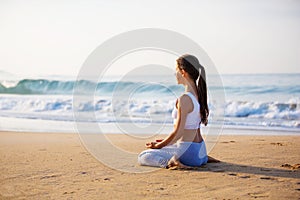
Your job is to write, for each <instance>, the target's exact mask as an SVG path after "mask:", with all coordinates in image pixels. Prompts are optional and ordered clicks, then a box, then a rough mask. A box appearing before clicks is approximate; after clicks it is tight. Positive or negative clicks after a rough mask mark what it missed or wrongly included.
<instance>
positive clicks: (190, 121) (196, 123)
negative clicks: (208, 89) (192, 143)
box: [172, 92, 201, 129]
mask: <svg viewBox="0 0 300 200" xmlns="http://www.w3.org/2000/svg"><path fill="white" fill-rule="evenodd" d="M185 94H186V95H188V96H189V97H190V98H191V100H192V102H193V105H194V109H193V111H192V112H190V113H188V114H187V117H186V122H185V126H184V128H185V129H198V128H200V123H201V116H200V104H199V102H198V100H197V99H196V97H195V96H194V95H193V94H192V93H190V92H187V93H185ZM177 112H178V109H177V108H176V104H175V107H174V109H173V111H172V117H173V121H174V124H175V123H176V118H177Z"/></svg>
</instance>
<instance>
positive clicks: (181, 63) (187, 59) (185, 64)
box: [176, 54, 209, 126]
mask: <svg viewBox="0 0 300 200" xmlns="http://www.w3.org/2000/svg"><path fill="white" fill-rule="evenodd" d="M176 62H177V65H178V67H179V69H183V70H184V71H186V72H187V73H188V74H189V76H190V77H191V78H192V79H193V80H194V82H195V85H196V87H197V93H198V101H199V104H200V116H201V122H202V123H203V124H204V125H205V126H206V125H207V122H208V115H209V109H208V105H207V86H206V73H205V69H204V67H203V66H202V65H201V64H200V63H199V60H198V59H197V58H196V57H195V56H193V55H189V54H185V55H182V56H180V57H179V58H178V59H177V60H176ZM199 71H200V73H199ZM199 74H200V77H199ZM198 78H199V80H198V84H196V81H197V79H198Z"/></svg>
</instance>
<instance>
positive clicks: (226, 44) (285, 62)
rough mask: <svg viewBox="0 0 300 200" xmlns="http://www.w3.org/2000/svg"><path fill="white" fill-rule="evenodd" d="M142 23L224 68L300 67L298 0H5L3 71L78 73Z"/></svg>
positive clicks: (1, 5) (0, 5) (0, 39)
mask: <svg viewBox="0 0 300 200" xmlns="http://www.w3.org/2000/svg"><path fill="white" fill-rule="evenodd" d="M138 28H163V29H169V30H173V31H176V32H178V33H181V34H184V35H186V36H187V37H189V38H191V39H192V40H194V41H196V42H197V43H198V44H199V45H200V46H201V47H202V48H203V49H204V50H205V51H206V52H207V53H208V55H209V57H210V58H211V59H212V60H213V62H214V63H215V65H216V67H217V70H218V71H219V72H220V73H282V72H285V73H295V72H297V73H300V37H299V36H300V1H299V0H269V1H268V0H266V1H263V0H248V1H243V0H235V1H233V0H229V1H222V0H208V1H199V0H194V1H191V0H190V1H189V0H185V1H176V0H170V1H161V0H151V1H140V0H136V1H131V0H107V1H104V0H103V1H100V0H98V1H83V0H82V1H76V0H72V1H71V0H70V1H59V0H57V1H56V0H51V1H50V0H49V1H43V0H36V1H33V0H26V1H21V0H19V1H14V0H0V56H1V58H0V70H4V71H8V72H11V73H15V74H19V75H46V74H61V75H76V74H77V73H78V71H79V69H80V67H81V65H82V64H83V62H84V61H85V59H86V58H87V57H88V55H89V54H90V53H91V52H92V51H93V50H94V49H95V48H96V47H97V46H99V45H100V44H101V43H102V42H104V41H106V40H107V39H109V38H111V37H112V36H115V35H118V34H120V33H122V32H125V31H130V30H134V29H138ZM120 45H122V44H120ZM145 64H149V63H145Z"/></svg>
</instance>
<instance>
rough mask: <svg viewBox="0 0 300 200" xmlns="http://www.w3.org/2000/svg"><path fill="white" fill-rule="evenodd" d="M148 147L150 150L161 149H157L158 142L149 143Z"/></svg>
mask: <svg viewBox="0 0 300 200" xmlns="http://www.w3.org/2000/svg"><path fill="white" fill-rule="evenodd" d="M146 147H147V148H149V149H159V148H158V147H157V142H148V143H146Z"/></svg>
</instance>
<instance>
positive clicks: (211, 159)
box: [207, 156, 221, 163]
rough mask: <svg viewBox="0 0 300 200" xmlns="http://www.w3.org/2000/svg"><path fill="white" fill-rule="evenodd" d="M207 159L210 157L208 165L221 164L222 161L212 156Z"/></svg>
mask: <svg viewBox="0 0 300 200" xmlns="http://www.w3.org/2000/svg"><path fill="white" fill-rule="evenodd" d="M207 157H208V160H207V162H208V163H218V162H221V161H220V160H217V159H215V158H213V157H210V156H207Z"/></svg>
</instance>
